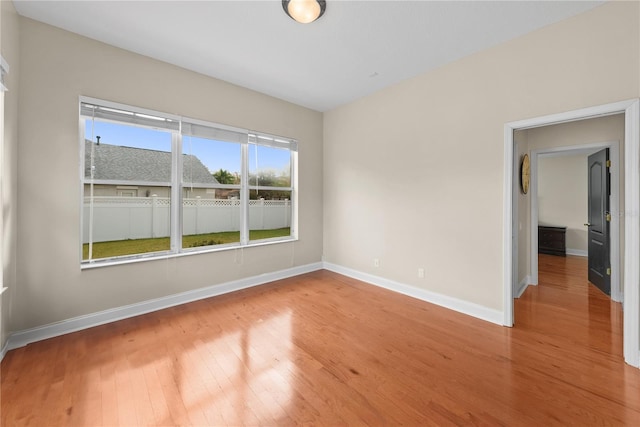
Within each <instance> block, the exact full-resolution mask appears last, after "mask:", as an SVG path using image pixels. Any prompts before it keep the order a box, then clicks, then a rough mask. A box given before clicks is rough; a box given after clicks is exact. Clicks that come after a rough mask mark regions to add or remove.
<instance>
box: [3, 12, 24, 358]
mask: <svg viewBox="0 0 640 427" xmlns="http://www.w3.org/2000/svg"><path fill="white" fill-rule="evenodd" d="M0 27H1V31H0V33H1V35H0V46H1V49H2V56H3V57H4V59H5V60H6V61H7V63H8V64H9V67H10V70H9V74H8V75H6V76H5V80H6V86H7V87H8V88H9V91H8V92H5V93H4V114H2V117H3V119H4V120H3V121H4V129H3V131H2V136H3V140H2V155H1V158H2V163H1V165H0V170H1V177H0V182H1V193H2V198H1V200H2V212H1V215H2V217H1V218H2V221H1V222H0V224H2V249H1V250H0V252H1V253H2V257H1V262H2V285H3V286H5V287H7V291H6V292H5V293H4V294H2V297H0V298H2V302H1V304H0V311H1V313H0V325H1V326H0V349H2V348H4V345H5V343H6V341H7V338H8V333H9V327H10V318H11V316H12V313H14V310H13V302H14V300H15V293H16V286H17V280H16V254H17V251H16V245H17V237H16V232H17V214H16V206H17V194H18V190H17V164H18V158H17V156H18V95H19V93H20V78H19V76H20V61H19V57H20V55H19V43H18V37H19V35H18V34H19V17H18V14H17V13H16V10H15V8H14V6H13V3H12V2H11V1H4V0H3V1H1V2H0Z"/></svg>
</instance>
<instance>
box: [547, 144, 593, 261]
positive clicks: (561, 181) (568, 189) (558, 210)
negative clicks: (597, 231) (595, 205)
mask: <svg viewBox="0 0 640 427" xmlns="http://www.w3.org/2000/svg"><path fill="white" fill-rule="evenodd" d="M585 222H587V155H586V154H583V155H577V156H559V157H542V158H540V159H539V160H538V224H540V225H553V226H561V227H567V234H566V245H567V251H568V252H571V251H572V250H573V251H581V252H586V251H587V229H586V227H585V226H584V225H583V224H584V223H585Z"/></svg>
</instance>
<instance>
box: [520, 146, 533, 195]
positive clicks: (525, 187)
mask: <svg viewBox="0 0 640 427" xmlns="http://www.w3.org/2000/svg"><path fill="white" fill-rule="evenodd" d="M530 178H531V168H530V166H529V155H528V154H525V155H524V157H523V158H522V162H521V163H520V188H521V189H522V193H523V194H527V193H528V192H529V180H530Z"/></svg>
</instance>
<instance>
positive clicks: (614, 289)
mask: <svg viewBox="0 0 640 427" xmlns="http://www.w3.org/2000/svg"><path fill="white" fill-rule="evenodd" d="M603 148H608V149H609V158H610V159H611V160H612V163H611V169H610V172H611V198H610V203H609V204H610V207H609V210H610V212H611V217H612V220H611V230H610V239H611V240H610V242H611V245H610V262H611V299H612V300H614V301H616V302H621V301H622V300H623V293H622V292H620V289H621V286H620V280H621V279H620V277H621V276H620V272H621V271H622V268H621V265H622V264H621V256H620V142H619V141H608V142H598V143H593V144H583V145H570V146H564V147H551V148H543V149H539V150H533V151H531V203H530V208H531V210H530V216H531V230H530V232H531V239H530V241H531V245H530V247H531V260H530V262H531V271H530V274H531V277H532V279H533V281H534V282H535V283H538V163H539V160H538V159H539V158H542V157H545V158H547V157H559V156H568V155H578V154H584V155H590V154H593V153H596V152H598V151H599V150H602V149H603ZM585 219H586V217H585ZM570 251H571V249H567V250H566V253H567V255H578V256H588V251H581V252H579V253H575V252H574V253H570ZM574 251H577V250H574Z"/></svg>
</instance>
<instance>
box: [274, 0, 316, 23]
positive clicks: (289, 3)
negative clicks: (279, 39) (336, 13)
mask: <svg viewBox="0 0 640 427" xmlns="http://www.w3.org/2000/svg"><path fill="white" fill-rule="evenodd" d="M282 8H283V9H284V11H285V12H286V14H287V15H289V17H290V18H291V19H293V20H294V21H296V22H299V23H301V24H308V23H310V22H313V21H315V20H316V19H318V18H320V17H321V16H322V15H323V14H324V11H325V9H326V8H327V2H326V1H325V0H282Z"/></svg>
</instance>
